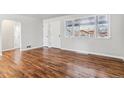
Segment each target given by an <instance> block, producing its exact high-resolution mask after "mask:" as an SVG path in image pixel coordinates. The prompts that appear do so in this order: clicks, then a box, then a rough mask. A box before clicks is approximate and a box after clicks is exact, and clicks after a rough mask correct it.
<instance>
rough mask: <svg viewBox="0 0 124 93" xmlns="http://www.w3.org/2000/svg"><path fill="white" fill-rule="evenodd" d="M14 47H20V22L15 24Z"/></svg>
mask: <svg viewBox="0 0 124 93" xmlns="http://www.w3.org/2000/svg"><path fill="white" fill-rule="evenodd" d="M14 48H20V24H19V23H16V24H15V31H14Z"/></svg>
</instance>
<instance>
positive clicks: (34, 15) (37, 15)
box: [21, 14, 68, 19]
mask: <svg viewBox="0 0 124 93" xmlns="http://www.w3.org/2000/svg"><path fill="white" fill-rule="evenodd" d="M21 15H23V16H28V17H34V18H38V19H47V18H53V17H59V16H65V15H68V14H21Z"/></svg>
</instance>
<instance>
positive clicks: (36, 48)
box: [21, 46, 42, 51]
mask: <svg viewBox="0 0 124 93" xmlns="http://www.w3.org/2000/svg"><path fill="white" fill-rule="evenodd" d="M41 47H42V46H38V47H32V48H26V49H21V51H28V50H32V49H37V48H41Z"/></svg>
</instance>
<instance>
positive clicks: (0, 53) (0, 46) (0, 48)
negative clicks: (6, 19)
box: [0, 23, 2, 56]
mask: <svg viewBox="0 0 124 93" xmlns="http://www.w3.org/2000/svg"><path fill="white" fill-rule="evenodd" d="M1 34H2V33H1V23H0V56H1V55H2V44H1V39H2V38H1V37H2V36H1Z"/></svg>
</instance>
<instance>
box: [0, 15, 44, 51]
mask: <svg viewBox="0 0 124 93" xmlns="http://www.w3.org/2000/svg"><path fill="white" fill-rule="evenodd" d="M5 19H6V20H13V21H17V22H21V49H22V50H24V49H26V48H27V46H28V45H31V48H34V47H40V46H42V41H43V40H42V38H43V37H42V21H41V20H38V19H35V18H32V17H25V16H20V15H4V14H3V15H2V14H1V15H0V23H1V22H2V21H3V20H5Z"/></svg>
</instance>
